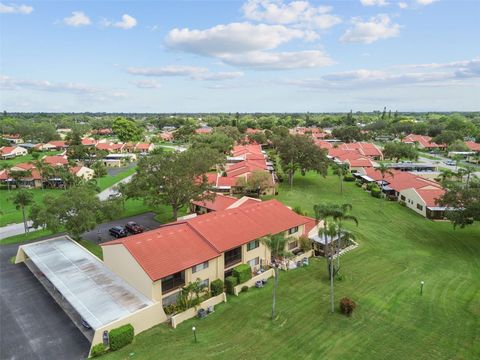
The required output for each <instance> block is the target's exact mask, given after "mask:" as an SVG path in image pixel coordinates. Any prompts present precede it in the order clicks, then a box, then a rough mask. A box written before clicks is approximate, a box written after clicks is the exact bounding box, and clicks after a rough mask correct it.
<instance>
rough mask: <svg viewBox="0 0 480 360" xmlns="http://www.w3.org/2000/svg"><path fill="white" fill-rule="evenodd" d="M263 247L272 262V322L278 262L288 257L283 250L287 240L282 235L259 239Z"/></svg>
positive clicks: (275, 302) (274, 313)
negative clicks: (273, 275) (265, 248)
mask: <svg viewBox="0 0 480 360" xmlns="http://www.w3.org/2000/svg"><path fill="white" fill-rule="evenodd" d="M260 241H261V242H262V244H263V245H265V246H266V247H267V248H268V249H269V250H270V254H271V258H272V261H273V262H274V267H273V269H274V271H275V278H274V282H273V300H272V320H274V319H275V315H276V305H277V288H278V275H279V272H278V261H279V260H280V259H281V258H282V257H285V256H286V255H288V252H287V251H286V250H285V246H286V243H287V239H286V238H285V236H284V235H283V234H276V235H269V236H265V237H263V238H261V239H260Z"/></svg>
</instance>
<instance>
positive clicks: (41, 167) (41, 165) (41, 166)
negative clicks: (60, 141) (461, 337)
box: [33, 159, 48, 190]
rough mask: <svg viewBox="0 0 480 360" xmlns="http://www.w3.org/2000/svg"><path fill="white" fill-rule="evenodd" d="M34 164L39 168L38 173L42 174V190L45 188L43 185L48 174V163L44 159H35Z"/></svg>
mask: <svg viewBox="0 0 480 360" xmlns="http://www.w3.org/2000/svg"><path fill="white" fill-rule="evenodd" d="M33 165H34V166H35V168H36V169H37V170H38V173H39V174H40V181H41V183H42V190H44V186H43V180H44V179H45V174H46V168H47V166H48V165H47V164H45V163H44V162H43V161H42V160H38V159H37V160H35V161H34V162H33Z"/></svg>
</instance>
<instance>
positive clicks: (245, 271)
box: [232, 264, 252, 284]
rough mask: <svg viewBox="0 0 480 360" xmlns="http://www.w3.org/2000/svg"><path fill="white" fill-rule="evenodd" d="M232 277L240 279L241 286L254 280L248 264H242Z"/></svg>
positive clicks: (234, 270)
mask: <svg viewBox="0 0 480 360" xmlns="http://www.w3.org/2000/svg"><path fill="white" fill-rule="evenodd" d="M232 275H233V276H235V277H236V278H237V279H238V283H239V284H243V283H244V282H245V281H248V280H250V279H251V278H252V269H251V268H250V265H248V264H241V265H238V266H236V267H234V268H233V272H232Z"/></svg>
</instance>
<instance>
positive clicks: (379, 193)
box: [370, 187, 382, 198]
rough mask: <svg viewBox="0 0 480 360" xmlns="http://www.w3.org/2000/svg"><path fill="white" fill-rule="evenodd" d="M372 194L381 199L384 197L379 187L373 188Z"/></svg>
mask: <svg viewBox="0 0 480 360" xmlns="http://www.w3.org/2000/svg"><path fill="white" fill-rule="evenodd" d="M370 194H371V195H372V196H373V197H376V198H380V197H381V196H382V190H380V188H378V187H372V190H370Z"/></svg>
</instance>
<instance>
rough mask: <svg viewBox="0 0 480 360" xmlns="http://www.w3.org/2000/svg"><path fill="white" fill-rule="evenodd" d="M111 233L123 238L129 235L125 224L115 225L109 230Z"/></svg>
mask: <svg viewBox="0 0 480 360" xmlns="http://www.w3.org/2000/svg"><path fill="white" fill-rule="evenodd" d="M108 232H109V233H110V235H112V236H114V237H116V238H122V237H125V236H128V232H127V230H125V228H124V227H123V226H114V227H112V228H110V229H109V230H108Z"/></svg>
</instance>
